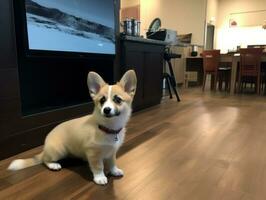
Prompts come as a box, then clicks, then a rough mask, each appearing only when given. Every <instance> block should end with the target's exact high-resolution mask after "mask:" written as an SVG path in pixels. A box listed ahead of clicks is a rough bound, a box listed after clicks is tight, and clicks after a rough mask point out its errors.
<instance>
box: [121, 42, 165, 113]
mask: <svg viewBox="0 0 266 200" xmlns="http://www.w3.org/2000/svg"><path fill="white" fill-rule="evenodd" d="M164 49H165V46H164V45H163V44H154V43H151V42H136V41H130V40H122V41H121V73H122V74H123V73H124V72H125V71H127V70H129V69H134V70H135V72H136V74H137V78H138V86H137V91H136V95H135V99H134V102H133V110H134V111H137V110H140V109H143V108H147V107H150V106H153V105H156V104H159V103H160V101H161V98H162V74H163V55H164Z"/></svg>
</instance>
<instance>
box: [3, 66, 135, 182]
mask: <svg viewBox="0 0 266 200" xmlns="http://www.w3.org/2000/svg"><path fill="white" fill-rule="evenodd" d="M87 82H88V87H89V93H90V96H91V98H92V99H93V102H94V110H93V113H92V114H91V115H87V116H84V117H81V118H77V119H73V120H70V121H67V122H64V123H62V124H60V125H58V126H56V127H55V128H54V129H53V130H52V131H51V132H50V133H49V134H48V135H47V137H46V139H45V143H44V147H43V151H42V152H41V153H40V154H38V155H36V156H34V157H33V158H28V159H17V160H14V161H12V162H11V164H10V165H9V167H8V169H9V170H19V169H23V168H26V167H30V166H34V165H37V164H41V163H43V164H44V165H45V166H47V167H48V168H49V169H51V170H60V169H61V165H60V164H59V163H58V162H57V161H58V160H60V159H63V158H65V157H67V156H75V157H78V158H81V159H84V160H86V161H88V162H89V166H90V169H91V171H92V173H93V180H94V182H95V183H96V184H100V185H105V184H107V178H106V176H105V173H104V172H105V171H106V172H108V173H110V174H111V175H113V176H123V171H122V170H121V169H119V168H118V167H117V165H116V152H117V150H118V149H119V147H120V146H121V145H122V143H123V141H124V137H125V131H126V129H125V126H126V124H127V122H128V120H129V118H130V115H131V104H132V101H133V97H134V95H135V91H136V87H137V78H136V74H135V72H134V71H133V70H129V71H127V72H126V73H125V74H124V76H123V77H122V78H121V80H120V81H119V82H118V83H117V84H116V85H108V84H106V83H105V82H104V80H103V79H102V78H101V77H100V76H99V75H98V74H97V73H95V72H90V73H89V74H88V79H87ZM104 164H105V169H104Z"/></svg>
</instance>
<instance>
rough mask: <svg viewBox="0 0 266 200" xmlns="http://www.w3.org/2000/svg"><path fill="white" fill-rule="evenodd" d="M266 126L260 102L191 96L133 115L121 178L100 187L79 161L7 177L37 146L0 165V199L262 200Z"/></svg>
mask: <svg viewBox="0 0 266 200" xmlns="http://www.w3.org/2000/svg"><path fill="white" fill-rule="evenodd" d="M265 119H266V101H265V97H263V96H255V95H239V96H229V95H226V94H223V93H218V92H217V93H216V94H215V93H209V92H207V91H206V92H204V93H202V92H201V91H200V89H189V90H186V91H183V93H182V101H181V102H180V103H177V102H176V101H175V100H174V99H173V100H169V99H168V98H165V99H164V100H163V102H162V104H161V105H158V106H155V107H153V108H149V109H147V110H145V111H141V112H138V113H135V114H134V115H133V117H132V119H131V121H130V123H129V124H128V132H127V138H126V141H125V144H124V145H123V147H122V148H121V150H120V151H119V155H118V165H119V167H121V168H122V169H123V170H124V172H125V176H124V177H123V178H120V179H118V178H111V177H109V183H108V185H107V186H97V185H95V184H94V183H93V182H92V174H91V172H90V171H89V169H88V166H87V164H86V163H85V162H82V161H79V160H75V159H68V160H65V161H63V163H62V164H63V166H64V168H63V169H62V170H61V171H59V172H52V171H49V170H47V169H46V168H45V167H43V166H42V165H40V166H35V167H31V168H28V169H25V170H21V171H17V172H9V171H6V167H7V166H8V164H9V163H10V161H11V160H13V159H14V158H26V157H31V156H32V155H34V154H36V153H38V152H40V151H41V148H42V147H38V148H35V149H32V150H30V151H27V152H24V153H21V154H19V155H16V156H14V157H12V158H9V159H6V160H2V161H0V199H20V200H21V199H38V200H39V199H97V200H101V199H103V200H106V199H117V200H123V199H126V200H131V199H132V200H138V199H141V200H143V199H144V200H149V199H153V200H157V199H158V200H164V199H165V200H166V199H167V200H168V199H172V200H176V199H178V200H179V199H180V200H183V199H184V200H201V199H202V200H213V199H215V200H231V199H232V200H260V199H261V200H264V199H265V196H266V145H265V144H266V134H265V133H266V123H265V122H266V121H265Z"/></svg>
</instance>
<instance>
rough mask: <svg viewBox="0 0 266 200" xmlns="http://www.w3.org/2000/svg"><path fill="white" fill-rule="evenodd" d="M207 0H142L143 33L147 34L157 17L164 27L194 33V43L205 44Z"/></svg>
mask: <svg viewBox="0 0 266 200" xmlns="http://www.w3.org/2000/svg"><path fill="white" fill-rule="evenodd" d="M206 7H207V0H140V10H141V11H140V18H141V33H142V34H143V35H145V33H146V31H147V29H148V28H149V25H150V23H151V22H152V20H153V19H154V18H156V17H159V18H160V19H161V20H162V28H169V29H174V30H177V32H178V34H186V33H192V34H193V35H192V43H194V44H199V45H203V44H204V31H205V18H206Z"/></svg>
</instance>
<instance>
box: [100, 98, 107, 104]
mask: <svg viewBox="0 0 266 200" xmlns="http://www.w3.org/2000/svg"><path fill="white" fill-rule="evenodd" d="M105 101H106V98H105V96H103V97H102V98H101V99H100V104H101V105H103V104H104V102H105Z"/></svg>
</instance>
